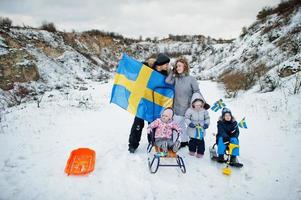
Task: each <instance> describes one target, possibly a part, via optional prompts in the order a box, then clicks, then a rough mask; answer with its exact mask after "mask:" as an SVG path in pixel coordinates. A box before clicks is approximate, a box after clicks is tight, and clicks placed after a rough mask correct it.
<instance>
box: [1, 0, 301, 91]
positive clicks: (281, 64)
mask: <svg viewBox="0 0 301 200" xmlns="http://www.w3.org/2000/svg"><path fill="white" fill-rule="evenodd" d="M291 2H294V3H295V4H293V6H292V5H285V6H286V7H285V9H283V6H282V7H281V6H280V5H279V6H278V7H275V8H273V9H271V10H269V11H268V12H263V11H265V10H262V11H261V13H259V17H258V20H257V21H255V22H254V23H253V24H252V25H251V26H250V27H248V28H244V29H243V32H242V34H241V36H240V37H238V38H236V39H234V40H229V41H226V40H216V39H212V38H210V37H204V36H202V35H195V36H173V35H170V36H169V37H168V38H166V39H162V40H158V41H153V40H147V41H138V40H133V39H128V38H124V37H122V36H120V35H116V34H112V33H110V34H108V33H104V32H101V31H97V30H92V31H87V32H83V33H76V32H71V33H66V32H59V31H57V32H49V31H45V30H39V29H35V28H26V27H23V28H21V27H1V28H0V88H1V93H3V92H5V91H8V90H12V89H13V88H14V87H15V86H16V85H18V84H23V85H25V87H28V88H32V89H33V90H34V91H36V92H37V93H39V92H43V91H45V90H51V89H60V88H65V87H69V88H70V87H71V88H72V87H78V86H77V85H79V84H85V83H86V82H87V81H89V80H92V81H106V80H107V79H109V78H110V77H112V72H113V71H114V70H115V67H116V65H117V62H118V59H119V57H120V55H121V54H122V53H123V52H125V53H128V54H129V55H131V56H133V57H135V58H136V59H138V60H141V61H142V60H145V59H147V58H149V57H152V56H155V55H156V54H158V53H159V52H164V53H166V54H168V55H169V56H170V57H171V58H176V57H178V56H185V57H186V58H188V60H189V62H190V67H191V72H192V74H193V75H194V76H197V77H198V78H199V79H214V80H223V77H224V76H225V75H229V74H232V73H233V72H239V73H242V74H244V75H243V76H246V75H245V74H248V76H249V73H250V72H252V73H253V76H254V77H253V79H254V80H252V84H253V85H254V84H255V83H256V81H259V80H261V81H262V82H261V83H263V82H264V80H266V82H267V83H269V81H271V80H272V81H273V80H274V79H277V80H275V81H278V82H281V81H282V80H284V81H286V80H288V79H292V77H293V76H292V75H296V74H298V72H299V71H301V67H300V65H301V64H300V62H301V54H300V52H301V51H300V48H301V9H300V3H296V2H298V1H291ZM279 7H280V8H281V9H282V10H279V9H280V8H279ZM260 14H261V15H260ZM172 61H173V59H172ZM258 71H260V72H258ZM252 73H251V75H252ZM254 73H255V75H254ZM256 73H257V74H256ZM258 74H259V75H258ZM247 78H248V77H247ZM244 81H248V80H244ZM252 84H250V86H252ZM262 85H264V84H262ZM248 88H250V87H245V89H248ZM261 90H263V91H264V90H265V89H264V86H262V88H261ZM269 90H270V89H266V91H269Z"/></svg>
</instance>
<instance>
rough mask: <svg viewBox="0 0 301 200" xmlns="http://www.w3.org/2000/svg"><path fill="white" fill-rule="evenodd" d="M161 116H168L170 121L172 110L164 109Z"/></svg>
mask: <svg viewBox="0 0 301 200" xmlns="http://www.w3.org/2000/svg"><path fill="white" fill-rule="evenodd" d="M162 115H166V116H168V118H169V119H172V117H173V109H172V108H165V110H164V111H163V112H162Z"/></svg>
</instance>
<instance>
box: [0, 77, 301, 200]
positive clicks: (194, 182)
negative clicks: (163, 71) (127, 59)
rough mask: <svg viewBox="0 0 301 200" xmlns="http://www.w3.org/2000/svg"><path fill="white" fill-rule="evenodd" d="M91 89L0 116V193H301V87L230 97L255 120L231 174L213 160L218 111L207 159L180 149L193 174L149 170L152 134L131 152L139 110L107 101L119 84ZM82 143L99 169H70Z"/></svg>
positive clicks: (219, 92) (210, 88) (217, 92)
mask: <svg viewBox="0 0 301 200" xmlns="http://www.w3.org/2000/svg"><path fill="white" fill-rule="evenodd" d="M85 87H88V90H85V91H80V90H74V89H72V90H71V89H70V90H69V91H65V92H64V93H62V92H56V91H51V92H47V93H46V94H45V95H44V98H43V101H42V102H41V107H40V108H37V105H36V103H35V102H28V103H26V104H21V105H20V106H18V107H15V108H10V109H9V110H7V112H6V113H4V114H2V115H3V119H2V121H1V127H0V148H1V151H0V199H3V200H4V199H5V200H6V199H43V200H47V199H49V200H50V199H51V200H52V199H66V200H69V199H70V200H71V199H72V200H74V199H131V200H133V199H139V200H140V199H208V200H209V199H229V200H230V199H231V200H236V199H245V200H247V199H252V200H253V199H260V200H261V199H273V200H275V199H279V200H282V199H287V200H288V199H291V200H295V199H301V168H300V166H301V157H300V153H301V152H300V144H301V134H300V128H301V120H300V118H299V117H300V111H301V103H300V99H301V98H300V96H301V95H300V94H299V95H295V96H289V95H287V94H285V93H284V92H282V91H281V90H279V91H275V92H273V93H265V94H259V93H256V91H254V90H250V91H248V92H246V93H244V94H241V95H239V97H238V98H237V99H232V100H228V99H224V101H225V103H226V104H227V106H228V107H229V108H231V109H232V111H233V113H234V115H235V116H236V117H237V119H238V120H240V119H241V118H242V117H244V116H245V117H246V120H247V124H248V126H249V129H242V130H241V134H240V144H241V157H240V161H241V162H243V163H244V165H245V166H244V167H243V168H242V169H233V172H232V175H231V176H224V175H223V174H222V168H223V167H224V165H221V164H218V163H215V162H212V161H210V159H209V152H208V148H209V146H210V145H212V144H213V142H214V137H213V135H212V134H211V133H213V132H216V121H217V118H218V116H219V114H220V113H214V112H213V111H210V116H211V125H210V128H209V131H208V133H207V136H206V138H205V141H206V152H205V156H204V158H202V159H197V158H195V157H191V156H189V155H188V150H187V149H181V150H180V152H179V154H181V155H182V156H183V159H184V161H185V164H186V168H187V173H186V174H182V173H181V172H180V170H179V169H176V168H159V171H158V172H157V173H156V174H150V173H149V171H148V166H147V154H146V146H147V142H146V134H145V132H144V135H143V136H142V142H141V145H140V147H139V149H138V150H137V152H136V153H135V154H129V153H128V151H127V144H128V142H127V140H128V135H129V130H130V127H131V124H132V121H133V116H131V115H130V114H129V113H127V112H126V111H124V110H122V109H120V108H119V107H117V106H116V105H112V104H109V100H110V92H111V87H112V82H110V83H108V84H100V83H89V84H88V85H86V86H85ZM200 88H201V91H202V92H203V94H204V96H205V98H206V99H207V101H208V102H209V103H210V104H213V102H215V101H216V100H218V99H219V98H223V94H224V93H223V89H222V87H221V86H219V85H218V84H217V83H214V82H210V81H201V82H200ZM67 93H68V95H67ZM79 147H88V148H92V149H94V150H95V151H96V165H95V170H94V171H93V172H92V173H91V174H89V175H88V176H84V177H74V176H67V175H66V174H65V173H64V168H65V165H66V162H67V159H68V157H69V154H70V152H71V150H73V149H76V148H79Z"/></svg>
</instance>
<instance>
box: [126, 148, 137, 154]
mask: <svg viewBox="0 0 301 200" xmlns="http://www.w3.org/2000/svg"><path fill="white" fill-rule="evenodd" d="M128 150H129V152H130V153H135V151H136V149H135V148H134V147H129V149H128Z"/></svg>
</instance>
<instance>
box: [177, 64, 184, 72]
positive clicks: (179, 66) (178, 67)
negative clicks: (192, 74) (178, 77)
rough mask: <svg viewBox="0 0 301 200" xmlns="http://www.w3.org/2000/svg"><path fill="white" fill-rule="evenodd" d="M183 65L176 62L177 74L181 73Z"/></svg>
mask: <svg viewBox="0 0 301 200" xmlns="http://www.w3.org/2000/svg"><path fill="white" fill-rule="evenodd" d="M184 69H185V65H184V63H182V62H177V66H176V70H177V72H178V74H182V73H183V72H184Z"/></svg>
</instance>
